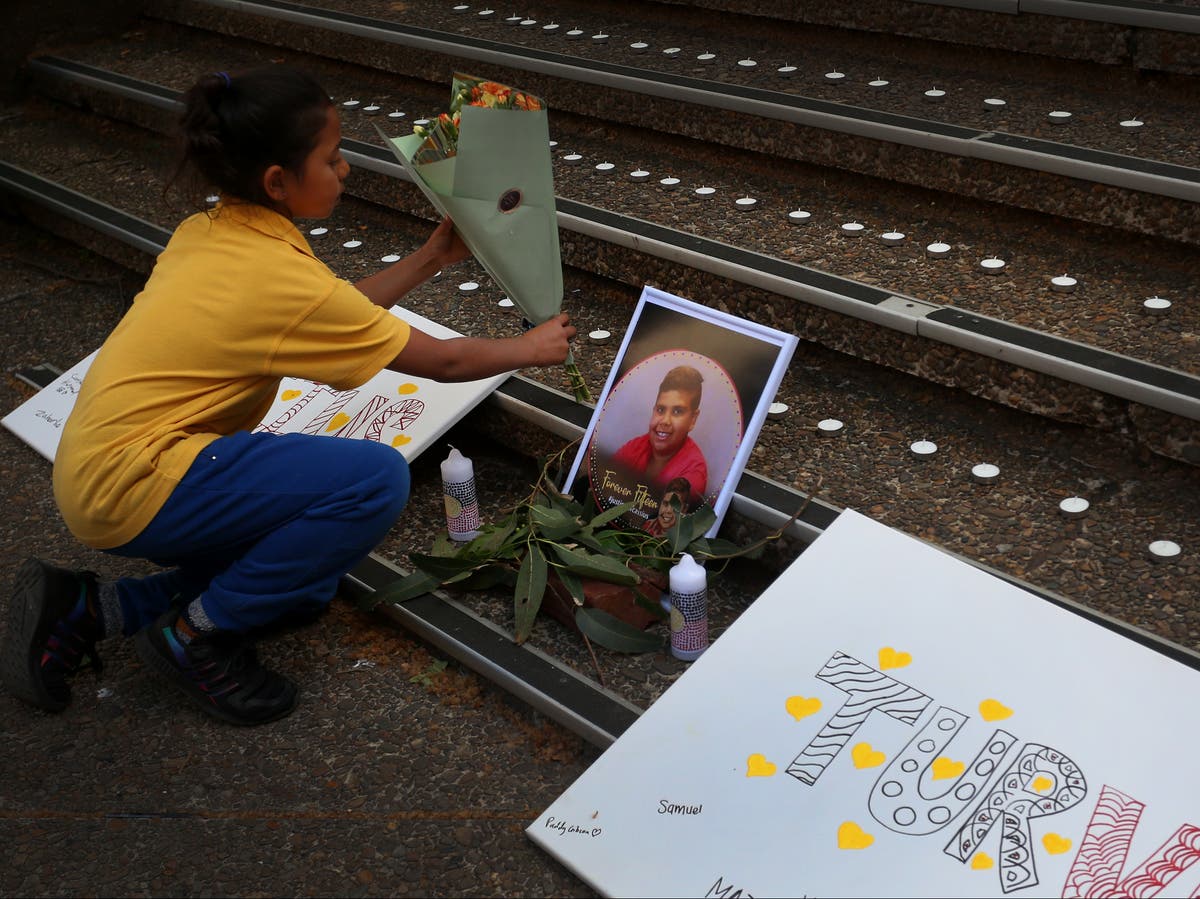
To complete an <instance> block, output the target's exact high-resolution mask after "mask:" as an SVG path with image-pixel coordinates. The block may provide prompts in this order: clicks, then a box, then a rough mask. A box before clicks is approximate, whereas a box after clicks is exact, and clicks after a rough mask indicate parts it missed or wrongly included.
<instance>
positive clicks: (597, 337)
mask: <svg viewBox="0 0 1200 899" xmlns="http://www.w3.org/2000/svg"><path fill="white" fill-rule="evenodd" d="M611 339H612V331H605V330H604V329H603V328H598V329H596V330H595V331H589V332H588V340H589V341H591V342H592V343H598V344H605V343H608V342H609V340H611Z"/></svg>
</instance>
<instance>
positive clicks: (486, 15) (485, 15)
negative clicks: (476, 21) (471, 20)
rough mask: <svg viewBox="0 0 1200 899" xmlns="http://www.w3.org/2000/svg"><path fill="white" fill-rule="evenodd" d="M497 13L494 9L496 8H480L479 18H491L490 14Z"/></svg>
mask: <svg viewBox="0 0 1200 899" xmlns="http://www.w3.org/2000/svg"><path fill="white" fill-rule="evenodd" d="M495 14H496V10H494V9H481V10H479V18H481V19H486V18H489V17H490V16H494V15H495Z"/></svg>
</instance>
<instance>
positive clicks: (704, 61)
mask: <svg viewBox="0 0 1200 899" xmlns="http://www.w3.org/2000/svg"><path fill="white" fill-rule="evenodd" d="M716 61H717V54H715V53H701V54H700V55H699V56H697V57H696V62H698V63H700V65H702V66H711V65H712V64H713V63H714V62H716Z"/></svg>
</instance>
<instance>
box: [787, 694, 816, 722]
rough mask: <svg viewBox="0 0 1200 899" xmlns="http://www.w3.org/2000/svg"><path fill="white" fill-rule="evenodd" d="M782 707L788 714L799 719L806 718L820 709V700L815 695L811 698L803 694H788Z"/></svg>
mask: <svg viewBox="0 0 1200 899" xmlns="http://www.w3.org/2000/svg"><path fill="white" fill-rule="evenodd" d="M784 707H785V708H786V709H787V713H788V714H789V715H791V716H792V717H793V718H795V719H796V720H797V721H799V720H800V719H801V718H807V717H808V716H809V715H811V714H812V713H813V712H819V711H821V700H819V699H817V697H815V696H814V697H812V698H811V699H806V698H805V697H803V696H789V697H788V698H787V702H786V703H785V704H784Z"/></svg>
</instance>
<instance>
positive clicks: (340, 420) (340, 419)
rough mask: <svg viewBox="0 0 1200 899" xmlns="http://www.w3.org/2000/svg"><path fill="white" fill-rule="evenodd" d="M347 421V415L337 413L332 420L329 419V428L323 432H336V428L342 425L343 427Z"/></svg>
mask: <svg viewBox="0 0 1200 899" xmlns="http://www.w3.org/2000/svg"><path fill="white" fill-rule="evenodd" d="M349 420H350V416H349V415H347V414H346V413H345V412H339V413H338V414H337V415H335V416H333V418H332V419H330V421H329V426H328V427H327V428H325V430H326V431H336V430H337V429H338V428H340V427H341V426H342V425H344V424H345V423H346V422H348V421H349Z"/></svg>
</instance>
